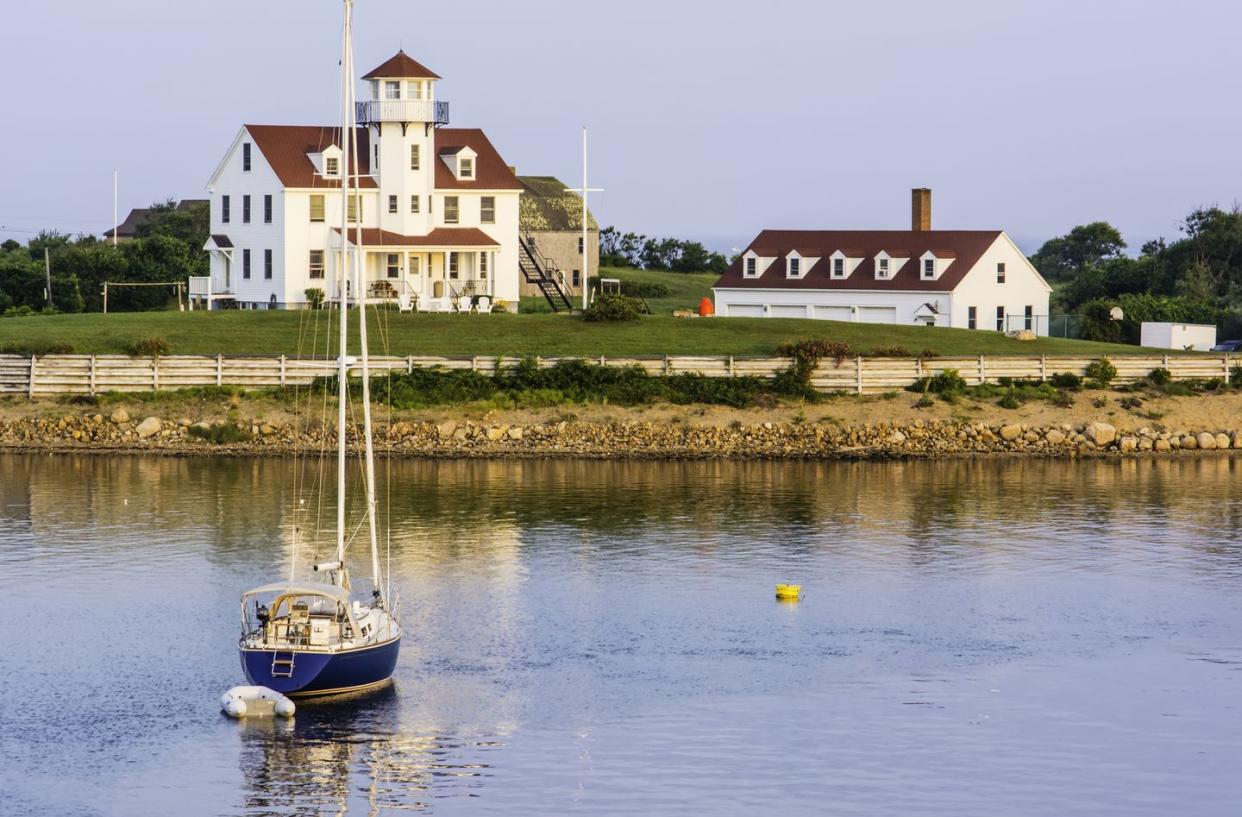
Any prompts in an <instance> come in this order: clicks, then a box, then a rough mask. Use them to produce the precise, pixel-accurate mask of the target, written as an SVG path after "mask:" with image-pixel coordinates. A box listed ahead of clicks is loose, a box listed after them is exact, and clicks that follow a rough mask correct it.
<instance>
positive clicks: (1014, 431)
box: [1000, 425, 1022, 442]
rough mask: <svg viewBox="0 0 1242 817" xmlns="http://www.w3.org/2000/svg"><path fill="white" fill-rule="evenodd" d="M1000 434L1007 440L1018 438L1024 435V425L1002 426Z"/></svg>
mask: <svg viewBox="0 0 1242 817" xmlns="http://www.w3.org/2000/svg"><path fill="white" fill-rule="evenodd" d="M1000 436H1001V439H1002V440H1004V441H1005V442H1010V441H1012V440H1016V439H1018V438H1019V437H1021V436H1022V426H1019V425H1008V426H1001V430H1000Z"/></svg>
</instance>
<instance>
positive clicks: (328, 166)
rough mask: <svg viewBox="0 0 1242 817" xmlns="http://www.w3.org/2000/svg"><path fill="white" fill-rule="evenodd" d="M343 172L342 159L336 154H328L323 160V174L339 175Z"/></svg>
mask: <svg viewBox="0 0 1242 817" xmlns="http://www.w3.org/2000/svg"><path fill="white" fill-rule="evenodd" d="M340 172H341V160H340V158H338V157H336V156H328V157H326V158H324V160H323V175H325V176H337V175H339V174H340Z"/></svg>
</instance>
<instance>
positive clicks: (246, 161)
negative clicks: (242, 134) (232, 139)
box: [242, 142, 250, 173]
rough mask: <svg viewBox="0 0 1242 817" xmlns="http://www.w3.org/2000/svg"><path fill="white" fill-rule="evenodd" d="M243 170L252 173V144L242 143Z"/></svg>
mask: <svg viewBox="0 0 1242 817" xmlns="http://www.w3.org/2000/svg"><path fill="white" fill-rule="evenodd" d="M242 170H244V171H246V172H247V173H249V172H250V143H249V142H242Z"/></svg>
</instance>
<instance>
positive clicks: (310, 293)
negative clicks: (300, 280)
mask: <svg viewBox="0 0 1242 817" xmlns="http://www.w3.org/2000/svg"><path fill="white" fill-rule="evenodd" d="M303 292H305V294H306V301H307V303H309V304H310V308H311V309H319V308H320V307H322V306H323V300H324V292H323V290H322V289H320V288H319V287H310V288H309V289H306V290H303Z"/></svg>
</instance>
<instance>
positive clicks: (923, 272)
mask: <svg viewBox="0 0 1242 817" xmlns="http://www.w3.org/2000/svg"><path fill="white" fill-rule="evenodd" d="M937 261H939V259H938V258H936V256H934V255H930V254H929V255H924V256H923V257H922V258H920V259H919V278H920V279H921V280H924V281H934V280H936V273H937V272H938V267H937V263H936V262H937ZM928 264H930V265H931V271H930V272H929V271H928V269H927V265H928Z"/></svg>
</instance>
